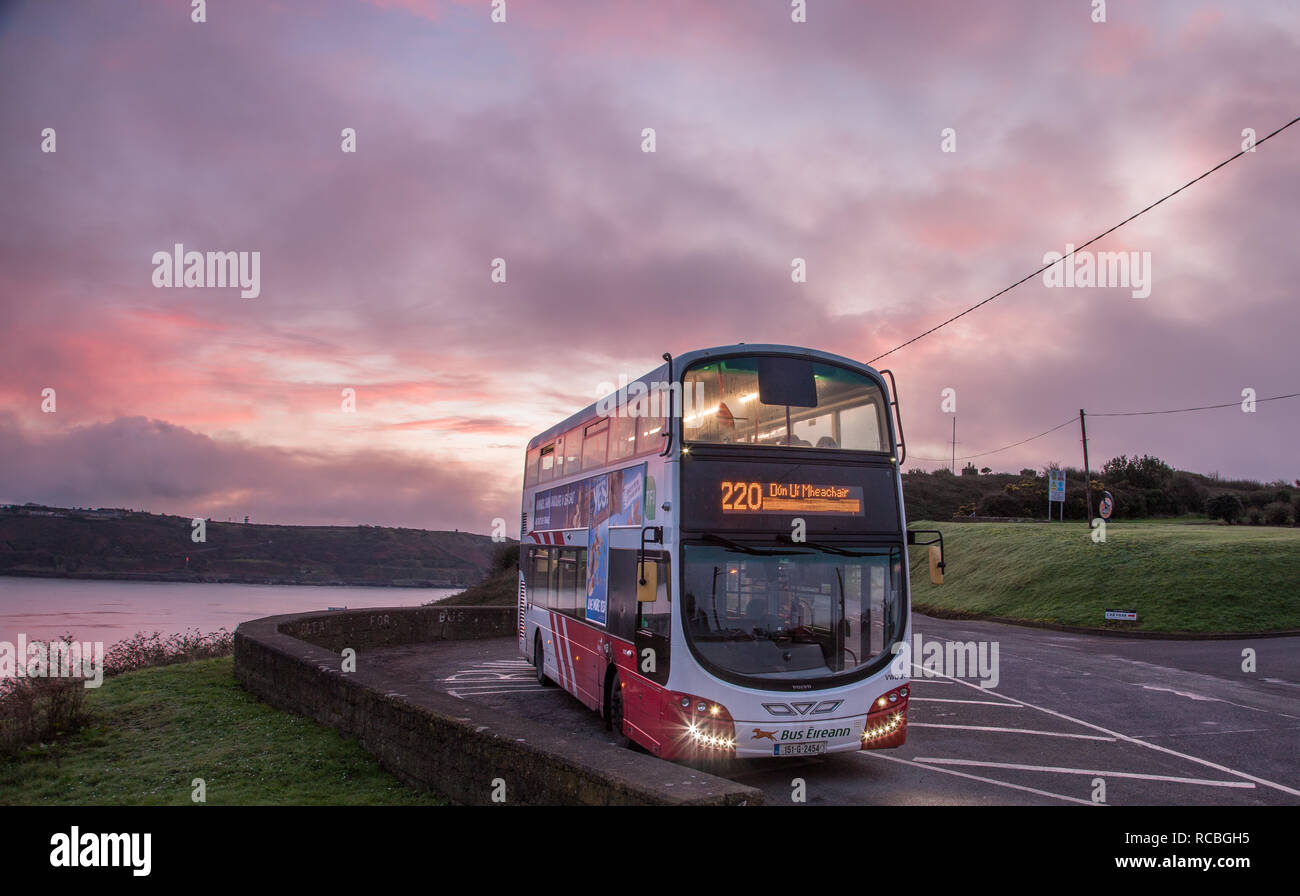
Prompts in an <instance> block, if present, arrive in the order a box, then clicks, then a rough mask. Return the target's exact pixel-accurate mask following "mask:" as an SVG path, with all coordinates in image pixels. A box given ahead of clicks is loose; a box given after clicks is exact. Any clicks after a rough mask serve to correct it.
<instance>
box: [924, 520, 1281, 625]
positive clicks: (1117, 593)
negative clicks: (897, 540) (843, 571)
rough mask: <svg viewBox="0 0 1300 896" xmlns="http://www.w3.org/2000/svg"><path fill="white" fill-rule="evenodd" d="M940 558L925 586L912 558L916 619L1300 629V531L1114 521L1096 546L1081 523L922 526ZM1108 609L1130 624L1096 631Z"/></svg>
mask: <svg viewBox="0 0 1300 896" xmlns="http://www.w3.org/2000/svg"><path fill="white" fill-rule="evenodd" d="M911 528H928V529H940V530H941V531H942V532H943V537H944V543H945V547H946V549H947V562H948V569H947V573H946V575H945V577H944V584H943V585H939V586H934V585H931V584H930V580H929V575H928V569H927V563H926V560H925V557H926V553H925V551H926V548H918V547H914V548H912V549H911V559H912V602H913V608H914V609H915V610H917V611H918V612H921V613H934V614H936V615H944V616H953V615H958V616H968V617H971V618H981V617H984V618H987V617H990V616H1000V617H1005V618H1008V619H1016V620H1021V621H1028V622H1040V623H1056V624H1061V625H1072V626H1083V627H1088V628H1095V629H1109V630H1115V631H1147V632H1189V633H1191V632H1196V633H1211V632H1268V631H1280V630H1295V629H1300V529H1285V528H1263V527H1246V526H1226V525H1222V524H1212V523H1208V524H1207V523H1203V524H1199V525H1198V524H1189V523H1187V522H1164V521H1146V520H1113V521H1111V522H1109V523H1108V524H1107V527H1106V541H1105V543H1104V544H1095V543H1094V542H1093V541H1092V539H1091V537H1090V534H1091V533H1090V530H1089V529H1088V528H1086V527H1085V526H1084V525H1083V524H1082V523H1081V522H1069V521H1067V522H1065V523H930V522H918V523H914V524H911ZM1108 609H1121V610H1136V611H1137V614H1138V621H1137V622H1136V623H1132V622H1127V623H1125V622H1106V621H1105V619H1104V612H1105V611H1106V610H1108Z"/></svg>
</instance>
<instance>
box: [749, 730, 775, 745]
mask: <svg viewBox="0 0 1300 896" xmlns="http://www.w3.org/2000/svg"><path fill="white" fill-rule="evenodd" d="M765 737H766V738H767V739H768V740H770V741H771V742H772V743H776V732H775V731H764V730H763V729H762V728H755V729H754V734H753V736H752V737H750V740H762V739H763V738H765Z"/></svg>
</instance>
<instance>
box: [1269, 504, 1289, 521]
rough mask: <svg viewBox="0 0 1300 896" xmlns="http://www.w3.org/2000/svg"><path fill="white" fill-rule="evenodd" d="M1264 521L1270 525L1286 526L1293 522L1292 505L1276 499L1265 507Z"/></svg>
mask: <svg viewBox="0 0 1300 896" xmlns="http://www.w3.org/2000/svg"><path fill="white" fill-rule="evenodd" d="M1264 522H1266V523H1268V524H1269V525H1270V526H1286V525H1289V524H1290V522H1291V505H1290V504H1283V503H1282V502H1281V501H1274V502H1273V503H1272V504H1270V505H1268V506H1267V507H1265V508H1264Z"/></svg>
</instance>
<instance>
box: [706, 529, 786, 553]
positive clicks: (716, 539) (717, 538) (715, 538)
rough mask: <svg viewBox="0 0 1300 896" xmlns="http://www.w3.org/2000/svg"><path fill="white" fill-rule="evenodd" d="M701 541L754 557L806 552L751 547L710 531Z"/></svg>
mask: <svg viewBox="0 0 1300 896" xmlns="http://www.w3.org/2000/svg"><path fill="white" fill-rule="evenodd" d="M702 540H703V541H707V542H709V543H710V544H720V545H722V546H723V547H725V548H730V549H731V550H733V551H740V552H741V553H742V554H751V555H753V556H755V557H785V556H789V555H791V554H806V553H807V551H772V550H768V549H766V548H753V547H750V546H749V545H747V544H741V543H740V542H738V541H732V540H731V539H730V538H723V537H722V536H721V535H714V534H713V533H712V532H710V533H708V534H707V535H704V536H702Z"/></svg>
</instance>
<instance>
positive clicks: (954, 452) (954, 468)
mask: <svg viewBox="0 0 1300 896" xmlns="http://www.w3.org/2000/svg"><path fill="white" fill-rule="evenodd" d="M951 469H952V475H954V476H956V475H957V415H956V414H953V415H952V467H951Z"/></svg>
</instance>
